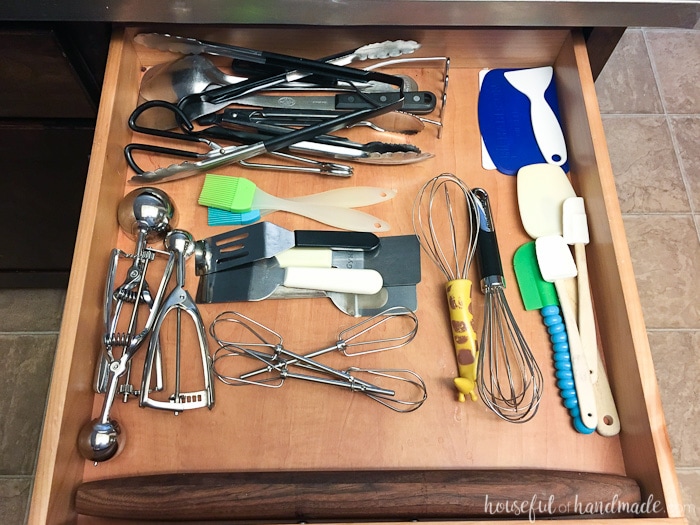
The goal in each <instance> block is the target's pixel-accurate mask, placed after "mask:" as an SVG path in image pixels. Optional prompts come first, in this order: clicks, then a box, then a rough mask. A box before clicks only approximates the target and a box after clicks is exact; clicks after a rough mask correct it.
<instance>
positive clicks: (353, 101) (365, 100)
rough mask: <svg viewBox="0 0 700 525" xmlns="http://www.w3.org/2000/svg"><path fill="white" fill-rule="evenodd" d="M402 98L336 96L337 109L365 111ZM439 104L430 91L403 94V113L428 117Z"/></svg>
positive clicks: (350, 94)
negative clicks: (373, 106)
mask: <svg viewBox="0 0 700 525" xmlns="http://www.w3.org/2000/svg"><path fill="white" fill-rule="evenodd" d="M400 97H401V95H400V93H398V92H392V93H362V94H358V93H340V94H338V95H336V96H335V109H363V108H369V107H372V105H373V104H375V105H380V106H383V105H384V104H387V103H390V102H396V101H397V100H399V98H400ZM436 104H437V98H436V97H435V94H433V93H432V92H430V91H407V92H405V93H404V94H403V106H401V111H406V112H408V113H415V114H416V115H427V114H428V113H432V111H433V110H434V109H435V105H436Z"/></svg>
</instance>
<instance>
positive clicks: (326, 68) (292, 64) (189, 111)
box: [131, 34, 403, 183]
mask: <svg viewBox="0 0 700 525" xmlns="http://www.w3.org/2000/svg"><path fill="white" fill-rule="evenodd" d="M136 41H137V42H139V43H142V44H144V45H147V46H149V47H155V48H157V49H167V50H176V51H184V52H187V53H201V52H211V50H214V49H216V50H217V52H218V53H219V54H223V53H227V54H226V56H231V57H233V58H243V59H245V60H251V61H254V62H258V63H263V64H267V63H269V64H272V65H279V66H281V67H284V68H287V69H288V72H285V73H281V74H276V75H272V76H270V77H267V78H262V79H251V80H248V81H245V82H240V83H238V84H233V85H230V86H224V87H222V88H216V89H212V90H209V91H206V92H204V93H201V94H195V95H188V96H186V97H184V98H183V99H182V100H180V102H179V103H178V118H179V122H180V124H181V125H182V126H185V128H186V131H187V132H191V131H193V129H194V126H193V125H192V120H195V119H197V118H199V117H201V116H204V115H207V114H209V113H212V112H214V111H217V110H218V109H220V108H221V107H225V106H226V105H228V103H230V102H232V101H233V100H235V98H236V97H239V96H243V95H247V94H250V93H254V92H256V91H260V90H263V89H269V88H271V87H274V86H275V85H278V84H280V83H283V82H290V81H293V80H298V79H300V78H304V77H305V76H308V75H310V74H314V73H315V74H318V75H321V76H325V77H330V78H337V79H341V80H347V81H349V82H352V81H359V80H362V81H366V80H376V81H378V82H384V83H386V84H390V85H393V86H397V87H398V96H397V97H396V98H395V99H393V100H392V101H391V102H388V103H386V104H379V105H375V104H373V105H372V106H371V107H370V108H367V109H360V110H357V111H350V112H348V113H347V114H346V115H341V116H338V117H336V118H333V119H330V120H328V121H325V122H322V123H319V124H315V125H311V126H308V127H305V128H301V129H296V130H293V131H290V132H289V133H285V134H283V135H278V136H275V137H271V138H268V139H265V140H261V141H258V142H255V143H253V144H249V145H243V146H229V147H226V148H221V149H220V150H218V151H212V152H210V153H209V154H206V155H204V156H203V157H199V156H195V158H197V159H198V160H194V161H185V162H183V163H181V164H173V165H170V166H168V167H164V168H158V169H156V170H153V171H148V172H144V173H141V174H138V175H136V176H135V177H132V179H131V181H132V182H136V183H158V182H164V181H166V180H177V179H181V178H185V177H190V176H192V175H196V174H198V173H202V172H205V171H208V170H212V169H217V168H219V167H221V166H225V165H228V164H232V163H235V162H239V161H241V160H247V159H249V158H251V157H255V156H257V155H262V154H264V153H268V152H273V151H278V150H280V149H284V148H287V147H289V146H291V145H292V144H295V143H297V142H299V141H303V140H309V139H312V138H313V137H315V136H317V135H322V134H325V133H330V132H333V131H336V130H339V129H342V128H344V127H346V126H348V125H350V124H353V123H354V122H359V121H363V120H366V119H367V118H370V117H373V116H376V115H381V114H384V113H387V112H389V111H393V110H396V109H399V108H401V106H402V105H403V80H402V79H401V78H400V77H396V76H393V75H387V74H384V73H377V72H374V71H365V70H358V69H354V68H349V67H344V66H339V65H336V63H350V62H352V60H353V59H354V58H355V56H356V55H355V54H354V53H355V52H352V53H350V54H346V55H344V56H343V57H341V58H339V59H336V60H333V59H331V60H330V61H329V62H328V63H326V62H323V61H317V60H309V59H304V58H299V57H292V56H287V55H279V54H275V53H267V52H262V51H257V50H252V49H246V48H241V47H237V46H227V45H223V44H217V43H211V42H202V41H196V40H192V39H186V38H182V37H175V36H171V35H157V34H147V35H143V34H142V35H137V37H136ZM297 68H299V69H297ZM302 68H303V69H302ZM289 69H292V70H291V71H289ZM221 103H224V106H219V107H216V109H212V107H211V106H210V105H209V106H208V104H221ZM163 133H167V132H163ZM162 136H167V135H162Z"/></svg>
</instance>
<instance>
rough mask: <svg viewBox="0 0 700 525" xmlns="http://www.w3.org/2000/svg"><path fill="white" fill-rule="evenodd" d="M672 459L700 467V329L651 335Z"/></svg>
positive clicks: (663, 331)
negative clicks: (699, 401) (699, 436)
mask: <svg viewBox="0 0 700 525" xmlns="http://www.w3.org/2000/svg"><path fill="white" fill-rule="evenodd" d="M649 345H650V346H651V352H652V356H653V359H654V368H655V369H656V377H657V380H658V382H659V389H660V391H661V404H662V405H663V409H664V415H665V416H666V425H667V427H668V433H669V438H670V440H671V448H672V451H673V459H674V460H675V462H676V466H677V467H688V466H693V467H694V466H700V440H698V435H700V404H698V403H697V402H696V400H697V399H698V397H699V396H700V387H699V386H698V381H697V378H698V377H699V376H700V330H684V331H667V330H659V331H656V330H652V331H650V332H649Z"/></svg>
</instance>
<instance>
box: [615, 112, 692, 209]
mask: <svg viewBox="0 0 700 525" xmlns="http://www.w3.org/2000/svg"><path fill="white" fill-rule="evenodd" d="M603 127H604V129H605V137H606V140H607V143H608V148H609V150H610V162H611V163H612V167H613V173H614V174H615V184H616V187H617V193H618V198H619V200H620V208H621V209H622V212H623V213H649V212H662V211H663V212H689V211H690V207H689V204H688V197H687V194H686V189H685V185H684V184H683V178H682V176H681V171H680V167H679V164H678V161H677V160H676V155H675V152H674V149H673V140H672V138H671V132H670V131H669V129H668V124H667V122H666V118H665V117H663V116H603Z"/></svg>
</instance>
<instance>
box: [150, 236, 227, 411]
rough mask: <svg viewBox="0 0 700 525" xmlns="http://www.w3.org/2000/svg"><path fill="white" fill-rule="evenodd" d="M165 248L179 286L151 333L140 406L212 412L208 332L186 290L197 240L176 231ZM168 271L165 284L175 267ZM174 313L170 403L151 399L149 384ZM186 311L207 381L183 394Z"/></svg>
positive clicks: (160, 311)
mask: <svg viewBox="0 0 700 525" xmlns="http://www.w3.org/2000/svg"><path fill="white" fill-rule="evenodd" d="M165 247H166V248H167V250H168V251H169V252H170V253H171V255H172V258H173V259H174V260H175V265H174V266H175V279H176V283H175V287H174V288H173V289H172V290H171V291H170V293H169V294H168V296H167V297H166V299H165V300H164V301H163V306H162V307H161V308H160V309H159V311H158V315H157V316H156V319H155V322H154V324H153V333H152V334H151V340H150V342H149V345H148V354H147V355H146V361H145V366H144V372H143V379H142V382H141V395H140V397H139V404H140V405H141V406H144V407H150V408H158V409H162V410H172V411H174V412H175V414H177V413H179V412H181V411H183V410H191V409H195V408H203V407H207V408H209V409H211V408H212V407H213V406H214V386H213V384H212V378H211V356H210V355H209V346H208V343H207V334H206V329H205V328H204V321H202V316H201V315H200V313H199V309H198V308H197V305H196V304H195V302H194V300H193V299H192V296H190V294H189V292H188V291H187V290H186V289H185V260H186V259H187V257H189V256H191V255H192V254H193V253H194V239H193V238H192V235H191V234H190V233H189V232H186V231H184V230H173V231H171V232H170V233H169V234H168V235H167V236H166V237H165ZM169 269H170V271H169V272H168V273H166V276H165V277H164V280H165V281H169V280H170V276H171V272H172V265H171V266H170V267H169ZM172 311H175V315H176V316H177V335H176V338H175V374H174V376H175V388H174V392H173V393H172V394H171V395H170V397H169V398H168V400H167V401H161V400H156V399H153V398H151V397H150V393H149V389H148V385H149V384H150V382H151V375H152V372H153V366H154V363H155V358H156V353H157V352H158V351H160V345H159V340H160V331H161V328H162V327H163V322H164V320H165V318H166V317H167V315H168V314H169V313H170V312H172ZM183 312H184V313H186V314H187V315H189V317H190V318H191V320H192V321H193V323H194V327H195V331H196V335H197V342H198V345H199V354H200V358H201V365H202V376H203V380H204V385H203V388H202V389H201V390H196V391H191V392H183V391H182V389H181V385H180V370H181V357H182V346H181V345H182V341H181V329H182V313H183Z"/></svg>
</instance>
